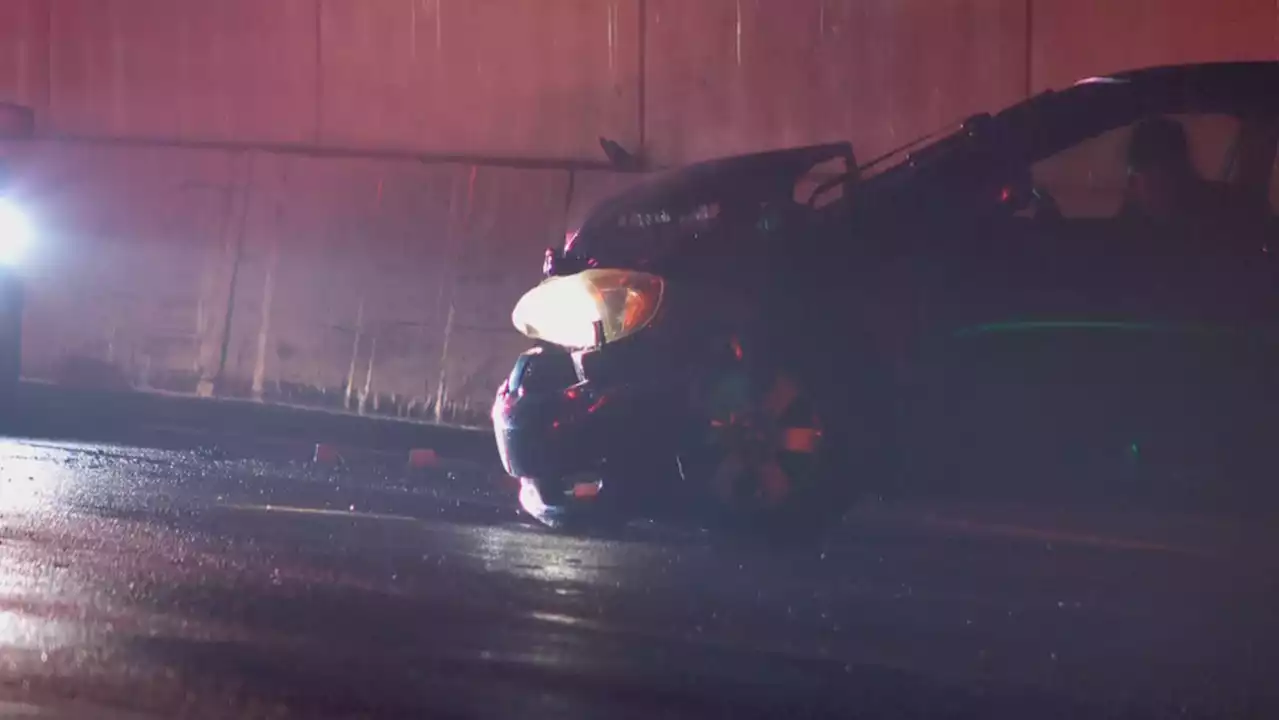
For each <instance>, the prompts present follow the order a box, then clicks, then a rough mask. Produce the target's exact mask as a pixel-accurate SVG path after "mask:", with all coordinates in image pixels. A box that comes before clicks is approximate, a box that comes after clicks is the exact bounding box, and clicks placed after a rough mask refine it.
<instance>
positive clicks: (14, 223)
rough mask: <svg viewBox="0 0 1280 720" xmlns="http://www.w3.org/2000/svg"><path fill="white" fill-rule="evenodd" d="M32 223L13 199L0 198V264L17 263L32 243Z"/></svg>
mask: <svg viewBox="0 0 1280 720" xmlns="http://www.w3.org/2000/svg"><path fill="white" fill-rule="evenodd" d="M31 236H32V232H31V223H30V221H28V220H27V216H26V215H25V214H24V213H23V212H22V211H21V210H19V209H18V206H17V205H16V204H14V203H13V202H12V201H10V200H7V199H5V198H0V266H8V265H17V264H18V262H19V261H21V260H22V256H23V255H25V254H26V252H27V246H29V245H30V244H31Z"/></svg>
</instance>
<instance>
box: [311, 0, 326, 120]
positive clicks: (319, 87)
mask: <svg viewBox="0 0 1280 720" xmlns="http://www.w3.org/2000/svg"><path fill="white" fill-rule="evenodd" d="M323 6H324V0H316V28H315V30H316V55H315V64H314V65H313V67H314V68H315V73H316V76H315V94H316V108H315V111H316V112H315V129H314V131H315V142H316V144H317V145H319V144H320V139H321V132H322V131H323V129H324V68H323V67H321V64H320V63H321V60H323V58H324V55H323V53H322V50H321V47H320V44H321V38H322V37H323V36H322V35H321V32H320V30H321V25H322V18H323V17H324V7H323Z"/></svg>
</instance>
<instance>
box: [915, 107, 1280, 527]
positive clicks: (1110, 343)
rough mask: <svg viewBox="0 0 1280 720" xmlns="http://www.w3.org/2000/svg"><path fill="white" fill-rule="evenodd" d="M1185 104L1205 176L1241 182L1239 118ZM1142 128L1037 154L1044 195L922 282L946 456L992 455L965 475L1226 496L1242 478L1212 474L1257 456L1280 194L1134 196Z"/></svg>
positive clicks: (928, 356) (1093, 492) (1270, 417)
mask: <svg viewBox="0 0 1280 720" xmlns="http://www.w3.org/2000/svg"><path fill="white" fill-rule="evenodd" d="M1171 120H1172V121H1173V122H1176V123H1178V124H1179V127H1181V128H1183V130H1184V132H1185V135H1186V139H1187V141H1188V142H1187V145H1188V147H1189V150H1190V155H1191V159H1192V161H1193V165H1194V169H1195V171H1196V173H1197V175H1198V177H1199V179H1200V180H1201V181H1203V182H1204V183H1205V186H1204V190H1205V192H1206V193H1211V192H1212V193H1218V192H1221V194H1222V196H1223V197H1232V198H1234V197H1235V196H1234V193H1235V192H1236V190H1237V188H1234V187H1232V186H1231V181H1232V179H1233V174H1234V172H1235V170H1236V169H1237V168H1238V164H1237V163H1232V162H1231V157H1232V154H1233V152H1236V151H1237V150H1238V149H1239V148H1238V144H1237V143H1238V141H1239V139H1240V138H1241V136H1242V132H1241V130H1242V125H1241V122H1240V121H1239V120H1237V119H1236V118H1232V117H1228V116H1208V115H1206V116H1179V117H1176V118H1171ZM1134 127H1135V126H1133V125H1130V126H1125V127H1121V128H1117V129H1115V130H1113V131H1110V132H1108V133H1104V134H1103V135H1100V136H1098V137H1095V138H1091V139H1089V140H1086V141H1084V142H1082V143H1080V144H1078V145H1076V146H1073V147H1070V148H1067V149H1065V150H1063V151H1061V152H1059V153H1057V154H1055V155H1053V156H1051V157H1049V158H1046V159H1045V160H1043V161H1041V162H1039V163H1036V164H1035V165H1033V166H1032V167H1031V168H1030V174H1031V183H1030V185H1031V186H1032V187H1034V188H1035V189H1036V193H1037V195H1038V197H1039V200H1038V201H1036V202H1028V203H1027V204H1026V206H1025V207H1024V208H1023V209H1022V210H1021V211H1020V212H1016V213H1009V214H989V215H984V216H983V217H982V219H981V220H978V221H970V224H969V225H968V226H967V227H964V228H963V229H961V230H958V231H957V230H953V231H952V232H950V233H948V235H949V237H948V238H947V242H945V243H938V244H937V245H938V247H937V249H936V253H937V255H936V257H938V258H940V259H939V260H938V261H936V262H933V263H930V266H929V270H928V273H929V275H930V277H927V278H925V281H924V282H922V283H921V291H920V295H919V301H920V303H921V305H922V308H923V311H924V312H925V313H926V314H927V315H928V317H929V319H930V322H929V325H930V332H929V333H926V334H925V335H924V336H922V346H921V348H920V350H921V357H922V358H923V362H922V367H923V368H924V370H923V371H922V373H921V378H922V388H923V391H924V392H923V394H924V396H925V397H926V403H927V404H928V405H930V406H931V408H930V409H931V413H932V416H933V418H934V419H935V421H936V422H935V424H934V427H933V430H934V431H935V432H936V433H937V434H938V435H940V436H941V437H944V438H946V439H947V441H948V442H945V443H943V444H942V445H940V446H936V447H946V448H947V453H945V456H946V457H947V458H948V459H947V460H944V461H943V462H945V463H949V464H952V465H956V466H960V465H964V466H966V467H968V468H970V470H973V469H974V468H984V469H985V470H978V471H976V472H971V473H970V474H969V476H968V477H967V479H966V491H970V490H972V489H973V487H974V481H976V482H978V483H979V484H981V483H988V484H989V485H990V486H991V488H992V489H998V490H999V491H1000V492H1008V491H1010V490H1013V491H1017V492H1020V493H1034V494H1038V495H1042V496H1044V495H1048V496H1052V497H1055V498H1059V499H1067V498H1074V499H1078V500H1082V499H1091V500H1093V501H1097V500H1103V499H1105V501H1106V502H1117V501H1119V500H1120V499H1121V498H1124V497H1127V496H1132V497H1133V498H1135V501H1140V502H1142V503H1144V504H1150V502H1152V500H1153V496H1157V497H1160V498H1162V499H1163V500H1167V501H1170V502H1192V501H1194V502H1197V503H1204V502H1230V501H1232V499H1233V498H1234V499H1236V500H1238V499H1239V498H1240V497H1243V495H1242V494H1240V493H1235V492H1232V491H1230V490H1229V483H1228V484H1223V483H1222V482H1219V480H1218V479H1217V478H1216V476H1215V479H1214V480H1212V481H1211V480H1210V479H1209V478H1210V476H1214V475H1215V473H1217V474H1220V473H1221V471H1222V470H1223V468H1224V467H1225V465H1233V464H1234V465H1237V466H1241V467H1238V468H1235V469H1233V470H1232V472H1233V473H1247V472H1249V471H1250V470H1253V469H1256V467H1257V463H1258V462H1261V461H1260V460H1259V457H1260V456H1258V455H1250V454H1249V452H1260V451H1261V450H1263V449H1265V448H1266V447H1269V446H1271V445H1270V442H1271V441H1270V440H1269V438H1270V437H1272V435H1271V433H1273V432H1274V412H1273V411H1272V410H1271V407H1270V398H1271V397H1272V396H1273V393H1274V385H1275V375H1274V367H1275V363H1276V355H1275V327H1276V315H1275V307H1276V306H1275V294H1274V293H1275V289H1274V288H1275V264H1274V259H1273V257H1274V256H1273V255H1271V254H1270V251H1269V249H1268V248H1266V247H1264V246H1265V243H1266V241H1265V240H1264V238H1267V237H1270V238H1274V237H1275V229H1274V228H1275V213H1274V209H1270V210H1267V209H1266V208H1265V206H1264V207H1263V208H1262V210H1261V211H1259V209H1258V207H1257V205H1256V204H1250V203H1249V202H1244V201H1241V202H1235V201H1234V200H1232V201H1230V202H1227V201H1224V202H1222V203H1221V209H1219V208H1218V207H1217V206H1216V205H1215V207H1214V211H1215V212H1216V213H1217V214H1218V215H1220V216H1221V217H1215V218H1212V219H1207V220H1206V221H1205V222H1194V223H1193V222H1187V221H1185V220H1181V219H1175V220H1174V221H1167V222H1166V221H1160V220H1158V219H1154V218H1149V217H1143V216H1142V215H1141V213H1136V212H1133V211H1132V209H1131V208H1128V207H1127V206H1126V203H1131V202H1132V200H1131V197H1130V196H1131V193H1132V178H1131V173H1130V170H1129V168H1128V163H1127V158H1126V149H1127V147H1128V146H1129V144H1130V143H1131V142H1132V141H1133V134H1134ZM1271 153H1272V157H1273V158H1274V145H1272V146H1271ZM1017 186H1018V183H1017V182H1013V183H1011V185H1010V187H1009V189H1010V191H1012V192H1014V193H1016V192H1017ZM1000 192H1002V193H1003V192H1005V190H1001V191H1000ZM1263 193H1265V189H1264V190H1263ZM1243 195H1244V196H1249V192H1244V193H1243ZM1215 197H1217V196H1215ZM1210 204H1212V203H1208V202H1206V207H1207V206H1208V205H1210ZM1205 214H1208V211H1206V213H1205ZM1268 233H1270V234H1269V235H1268ZM1268 387H1270V388H1272V390H1270V391H1267V390H1266V388H1268ZM1263 398H1265V400H1264V399H1263ZM1228 418H1230V419H1228ZM1210 419H1211V421H1210ZM1224 463H1225V465H1224ZM1157 467H1159V468H1163V469H1162V470H1160V471H1159V472H1156V471H1154V470H1153V471H1152V472H1147V469H1148V468H1157ZM1170 468H1172V469H1174V470H1175V472H1174V473H1173V475H1170V474H1169V473H1168V472H1166V470H1168V469H1170ZM1255 476H1256V474H1255ZM1153 477H1160V480H1159V481H1158V482H1157V481H1154V480H1151V478H1153ZM970 478H972V480H970ZM1153 483H1155V484H1153ZM1139 498H1140V500H1139Z"/></svg>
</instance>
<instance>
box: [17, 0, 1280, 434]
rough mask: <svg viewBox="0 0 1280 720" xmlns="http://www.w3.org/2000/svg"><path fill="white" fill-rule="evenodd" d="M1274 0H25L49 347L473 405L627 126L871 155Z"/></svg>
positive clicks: (749, 146)
mask: <svg viewBox="0 0 1280 720" xmlns="http://www.w3.org/2000/svg"><path fill="white" fill-rule="evenodd" d="M1276 12H1277V6H1276V4H1275V2H1274V1H1273V0H1217V1H1216V2H1213V3H1208V2H1200V1H1199V0H1126V2H1107V1H1106V0H1013V1H1009V0H806V1H805V2H795V1H794V0H705V1H702V0H700V1H699V2H685V1H681V0H545V1H544V2H537V3H534V2H524V1H523V0H501V1H498V0H492V1H490V2H484V3H480V2H468V1H466V0H277V1H274V2H270V3H265V2H261V0H217V1H216V2H214V1H211V0H7V1H6V2H3V3H0V101H16V102H20V103H23V104H26V105H30V106H31V107H33V108H34V109H35V112H36V119H37V136H38V137H39V138H40V139H39V140H38V141H36V142H25V143H23V142H15V143H9V144H7V145H3V146H0V154H4V155H7V156H9V157H10V158H11V161H12V164H13V165H14V169H15V170H16V171H17V174H18V176H19V179H20V185H21V187H20V191H21V193H22V196H23V197H24V199H25V200H24V201H25V202H28V203H29V204H30V205H31V207H32V208H33V212H35V213H36V214H37V215H38V219H39V220H40V226H41V232H42V235H43V236H44V242H43V243H42V247H41V251H40V254H39V255H37V257H36V258H34V260H33V265H32V266H31V267H30V268H29V274H30V276H31V277H30V282H29V287H30V296H31V300H30V303H29V308H28V316H27V342H26V347H25V350H24V362H25V367H26V372H27V374H28V375H30V376H31V377H35V378H44V379H50V380H56V381H59V382H68V383H71V382H82V383H87V384H95V385H102V384H117V385H121V386H126V385H127V386H134V387H149V388H155V389H166V390H173V391H178V392H187V393H203V394H211V393H216V394H230V395H236V396H244V397H259V398H262V399H263V400H267V401H278V402H296V403H301V404H314V405H323V406H327V407H346V408H349V409H354V410H363V411H365V412H379V413H389V414H396V415H407V416H414V417H429V418H433V417H435V416H436V414H437V412H438V413H439V414H440V415H441V416H442V417H446V418H450V417H452V418H457V419H465V418H467V417H471V418H475V417H477V416H478V414H480V413H481V412H482V410H483V407H484V406H485V404H486V403H487V402H488V400H489V399H490V397H491V392H492V389H493V386H494V385H495V384H496V383H497V379H498V378H499V377H501V376H502V375H503V374H504V372H505V371H506V370H507V369H508V367H509V363H510V362H511V360H512V357H513V356H514V354H515V353H516V352H518V351H519V350H520V349H521V348H522V347H524V345H525V342H524V340H523V339H522V338H521V337H520V336H519V335H517V334H516V333H515V332H514V331H513V330H511V329H510V327H509V319H508V313H509V310H510V308H511V306H512V304H513V303H514V301H515V300H516V298H517V297H518V296H519V294H520V292H522V291H523V290H524V289H525V288H526V287H528V286H529V285H531V284H532V283H534V282H536V280H537V274H538V268H539V267H540V256H541V251H542V249H543V248H544V247H545V246H546V245H548V244H551V243H554V242H558V241H559V239H560V238H561V237H562V236H563V233H564V231H565V229H566V228H567V227H571V226H572V225H573V224H574V223H576V222H578V221H579V220H580V219H581V217H582V216H583V214H584V213H585V212H586V210H587V208H588V207H589V206H590V204H591V203H592V202H595V201H596V200H598V199H600V198H602V197H604V196H606V195H608V194H611V193H612V192H615V191H617V190H619V189H621V188H623V187H625V186H626V185H627V184H629V183H631V182H634V180H635V176H631V175H619V174H615V173H610V172H607V171H603V170H583V169H581V166H582V163H584V162H586V161H598V160H602V159H603V157H602V155H601V153H600V151H599V148H598V144H597V143H598V136H601V135H603V136H607V137H610V138H613V139H616V140H618V141H619V142H621V143H622V144H623V145H624V146H626V147H628V148H632V149H636V150H637V151H639V152H643V153H644V154H645V155H646V156H647V157H649V158H650V159H652V160H654V161H655V162H657V163H660V164H678V163H683V162H687V161H690V160H695V159H700V158H704V157H710V156H715V155H722V154H726V153H733V152H743V151H748V150H753V149H762V148H770V147H781V146H787V145H796V144H803V143H810V142H821V141H826V140H834V139H846V138H847V139H851V140H853V141H854V143H855V147H856V149H857V151H858V153H859V155H860V156H861V157H864V158H866V157H870V156H872V155H874V154H876V153H878V152H882V151H883V150H885V149H887V148H889V147H892V146H894V145H897V144H900V143H902V142H905V141H907V140H909V139H911V138H913V137H915V136H917V135H919V134H921V133H924V132H927V131H931V130H934V129H937V128H939V127H940V126H943V125H946V124H949V123H951V122H953V121H955V120H957V119H959V118H960V117H962V116H964V115H966V114H968V113H970V112H974V111H980V110H993V109H997V108H999V107H1001V106H1004V105H1007V104H1009V103H1011V102H1014V101H1016V100H1018V99H1019V98H1021V97H1023V96H1025V95H1026V94H1027V93H1029V92H1035V91H1038V90H1040V89H1043V88H1046V87H1053V86H1061V85H1063V84H1065V83H1068V82H1070V81H1072V80H1074V79H1075V78H1077V77H1080V76H1083V75H1089V74H1095V73H1100V72H1106V71H1109V70H1114V69H1119V68H1125V67H1134V66H1142V65H1151V64H1159V63H1168V62H1181V61H1200V60H1217V59H1230V58H1275V57H1276V51H1277V40H1276V25H1277V22H1276ZM336 150H341V151H343V153H345V155H344V154H342V153H339V154H334V152H333V151H336ZM396 154H398V155H399V157H392V155H396ZM424 160H430V161H429V162H425V161H424ZM531 162H532V163H533V164H532V165H530V163H531ZM516 166H524V167H526V168H530V169H520V168H519V167H516ZM535 166H536V168H538V169H532V168H533V167H535Z"/></svg>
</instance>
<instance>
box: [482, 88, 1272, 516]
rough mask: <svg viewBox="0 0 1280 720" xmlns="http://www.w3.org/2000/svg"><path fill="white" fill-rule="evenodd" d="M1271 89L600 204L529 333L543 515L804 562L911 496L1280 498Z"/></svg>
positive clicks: (1021, 125)
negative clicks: (804, 539) (819, 543)
mask: <svg viewBox="0 0 1280 720" xmlns="http://www.w3.org/2000/svg"><path fill="white" fill-rule="evenodd" d="M1276 86H1277V66H1276V64H1275V63H1271V62H1266V63H1220V64H1204V65H1188V66H1175V67H1161V68H1153V69H1147V70H1139V71H1134V72H1128V73H1122V74H1116V75H1112V76H1107V77H1099V78H1090V79H1087V80H1082V81H1080V82H1079V83H1077V84H1075V85H1074V86H1072V87H1070V88H1067V89H1064V90H1061V91H1055V92H1046V93H1043V94H1040V95H1038V96H1035V97H1032V98H1030V99H1029V100H1027V101H1025V102H1023V103H1021V104H1018V105H1015V106H1013V107H1011V108H1009V109H1007V110H1004V111H1002V112H999V113H997V114H994V115H987V114H983V115H976V116H974V117H971V118H969V119H968V120H966V121H964V122H963V123H962V124H960V125H958V126H957V127H954V128H952V129H949V130H947V131H944V132H942V133H939V134H937V135H935V136H932V137H929V138H924V139H922V140H920V141H919V142H917V143H914V144H912V145H910V146H907V147H904V148H901V149H899V150H898V151H895V152H893V153H890V154H889V155H886V156H883V157H881V158H877V159H875V160H873V161H871V162H867V163H864V164H862V165H859V164H858V163H857V162H856V161H855V160H854V154H853V150H852V148H851V147H850V146H848V145H845V144H833V145H823V146H815V147H804V148H796V149H790V150H781V151H775V152H767V153H761V154H755V155H747V156H741V157H732V158H727V159H722V160H715V161H711V162H707V163H702V164H698V165H693V166H690V167H687V168H683V169H680V170H676V171H672V172H667V173H664V174H660V175H658V176H656V177H654V178H652V179H649V180H648V181H646V182H644V183H642V184H641V185H639V186H637V187H636V188H633V189H632V190H630V191H628V192H626V193H624V194H622V195H621V196H619V197H616V198H614V199H612V200H610V201H607V202H604V203H602V204H600V205H599V206H598V207H596V208H595V209H594V210H593V212H591V213H590V215H589V217H588V218H587V219H586V221H585V222H584V223H583V224H582V226H581V228H580V229H579V230H578V232H577V233H576V235H573V236H572V237H571V238H570V239H569V240H568V241H567V242H566V243H565V245H564V247H563V248H555V249H552V250H549V251H548V254H547V258H546V263H545V266H544V275H545V279H544V280H543V282H542V283H540V284H539V285H538V286H537V287H535V288H534V289H532V290H530V291H529V292H528V293H527V294H526V295H525V296H524V297H523V298H522V299H521V300H520V302H519V303H518V305H517V306H516V308H515V310H514V312H513V320H514V322H515V324H516V327H517V329H519V330H520V331H521V332H522V333H524V334H525V335H527V336H529V337H530V338H532V339H533V340H535V341H536V345H535V347H533V348H532V349H531V350H529V351H528V352H526V353H525V354H523V355H522V356H521V357H520V358H519V359H518V360H517V362H516V364H515V367H514V368H513V369H512V372H511V374H510V377H509V378H508V379H507V380H506V381H504V382H503V383H502V386H501V387H500V388H499V389H498V393H497V398H496V402H495V405H494V408H493V420H494V425H495V432H496V435H497V441H498V446H499V450H500V455H501V457H502V460H503V463H504V465H505V468H506V470H507V471H508V472H509V473H511V474H512V475H513V476H515V477H518V478H520V479H521V491H520V503H521V505H522V507H523V508H524V509H525V510H527V511H528V512H530V513H531V514H532V515H534V516H535V517H537V518H538V519H540V520H542V521H543V522H544V523H546V524H548V525H552V526H564V527H584V526H589V525H591V524H593V523H598V524H606V525H607V524H611V523H618V522H621V521H624V520H625V519H626V518H628V517H632V516H634V515H635V514H637V513H642V512H645V513H647V512H658V513H661V512H668V511H672V510H681V511H683V510H685V509H690V510H692V509H696V510H697V512H698V513H700V514H701V513H709V514H710V515H711V516H714V517H716V518H719V519H722V520H724V521H726V522H728V523H730V524H733V525H735V526H740V527H746V528H751V529H753V530H755V529H760V530H781V531H784V532H788V533H789V532H796V531H803V530H812V529H817V528H821V527H824V526H826V525H827V524H828V523H830V522H832V521H835V520H837V519H838V518H839V517H840V516H841V514H842V513H843V512H844V510H845V509H846V508H847V507H849V506H850V504H851V503H854V502H856V501H857V500H858V499H859V498H864V497H868V496H878V495H885V494H893V493H911V492H950V493H959V494H965V493H983V492H988V493H993V494H1003V495H1008V496H1017V497H1035V498H1037V499H1046V498H1048V499H1051V500H1052V501H1053V502H1075V501H1080V502H1088V501H1091V500H1092V501H1097V502H1124V501H1126V500H1124V499H1123V498H1131V499H1132V501H1133V502H1137V503H1194V504H1197V505H1199V506H1203V505H1204V504H1207V503H1227V502H1232V503H1241V504H1246V505H1247V504H1248V502H1249V501H1248V500H1247V498H1248V497H1252V495H1251V492H1252V491H1251V490H1250V488H1261V487H1264V486H1267V484H1268V483H1270V482H1271V477H1272V475H1273V473H1274V469H1275V465H1274V449H1275V446H1274V437H1275V435H1276V427H1275V425H1276V421H1275V412H1274V408H1273V406H1272V402H1273V400H1272V399H1273V398H1274V397H1275V396H1276V374H1275V367H1276V364H1277V312H1276V300H1277V298H1276V264H1275V247H1274V244H1275V238H1276V234H1277V223H1276V210H1275V167H1276V133H1275V128H1276V102H1275V88H1276ZM1211 428H1230V430H1229V431H1226V432H1223V431H1221V430H1217V431H1212V432H1211ZM1173 468H1176V469H1177V471H1176V472H1173V471H1172V470H1171V469H1173ZM1103 487H1105V489H1106V491H1105V492H1103V491H1102V490H1101V489H1100V488H1103ZM1117 489H1121V490H1124V491H1125V492H1117ZM1126 492H1127V493H1128V494H1126ZM1102 498H1106V499H1105V500H1104V499H1102ZM1116 498H1121V500H1117V499H1116ZM1242 498H1244V499H1242Z"/></svg>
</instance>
